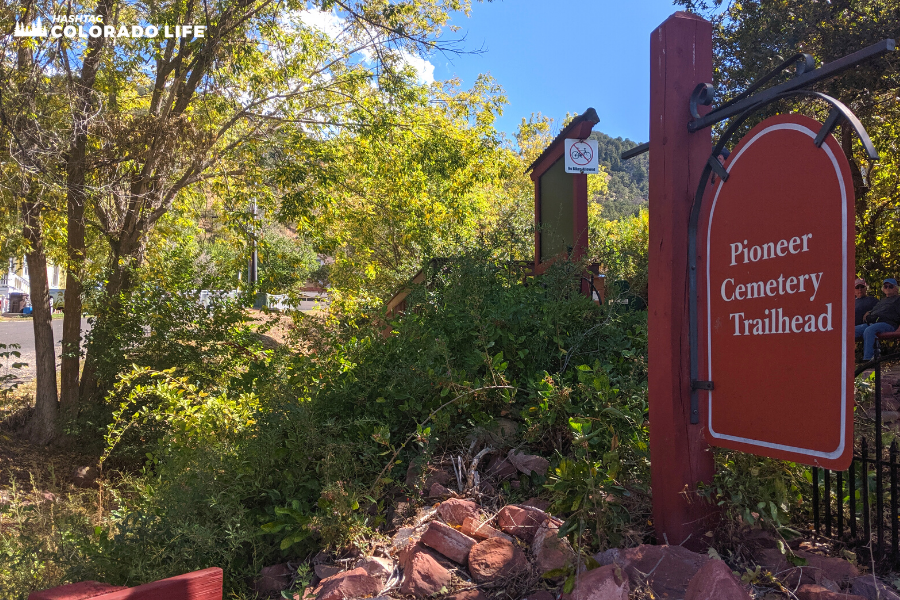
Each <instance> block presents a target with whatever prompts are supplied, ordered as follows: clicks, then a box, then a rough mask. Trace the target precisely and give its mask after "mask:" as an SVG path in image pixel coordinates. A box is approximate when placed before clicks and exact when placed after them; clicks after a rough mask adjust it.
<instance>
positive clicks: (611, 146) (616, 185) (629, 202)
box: [591, 131, 650, 220]
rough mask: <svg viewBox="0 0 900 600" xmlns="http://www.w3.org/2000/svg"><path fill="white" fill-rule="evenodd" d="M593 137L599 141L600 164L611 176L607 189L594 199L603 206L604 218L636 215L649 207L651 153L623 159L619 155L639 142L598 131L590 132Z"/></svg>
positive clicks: (612, 218) (593, 199)
mask: <svg viewBox="0 0 900 600" xmlns="http://www.w3.org/2000/svg"><path fill="white" fill-rule="evenodd" d="M591 139H595V140H597V145H598V150H599V154H600V157H599V160H600V164H601V165H603V166H604V167H606V169H607V171H608V172H609V175H610V179H609V190H608V192H607V193H606V194H605V195H604V196H599V197H596V198H592V199H591V200H592V201H593V202H599V203H600V204H601V205H602V206H603V213H602V214H603V217H604V218H605V219H609V220H615V219H619V218H621V217H624V216H628V215H633V214H636V213H637V212H638V211H639V210H640V209H641V208H644V207H646V206H647V193H648V180H647V172H648V170H649V163H650V159H649V155H648V154H646V153H644V154H642V155H640V156H638V157H635V158H632V159H631V160H625V161H623V160H622V159H621V158H619V156H621V154H622V152H624V151H625V150H629V149H631V148H634V147H635V146H637V145H638V142H633V141H631V140H629V139H627V138H626V139H622V138H620V137H618V138H613V137H610V136H608V135H606V134H605V133H602V132H599V131H595V132H593V133H591Z"/></svg>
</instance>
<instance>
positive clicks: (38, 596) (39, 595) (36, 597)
mask: <svg viewBox="0 0 900 600" xmlns="http://www.w3.org/2000/svg"><path fill="white" fill-rule="evenodd" d="M127 589H128V588H127V587H123V586H119V585H109V584H108V583H100V582H99V581H81V582H79V583H70V584H67V585H61V586H59V587H55V588H51V589H49V590H42V591H40V592H31V593H30V594H29V595H28V600H87V599H88V598H93V597H94V596H100V595H102V594H109V593H111V592H117V591H119V590H127Z"/></svg>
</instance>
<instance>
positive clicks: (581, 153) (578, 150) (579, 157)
mask: <svg viewBox="0 0 900 600" xmlns="http://www.w3.org/2000/svg"><path fill="white" fill-rule="evenodd" d="M569 156H570V157H572V162H573V163H575V164H576V165H582V166H584V165H587V164H588V163H589V162H591V159H592V158H594V152H593V151H592V150H591V147H590V146H588V145H587V144H585V143H584V142H577V143H575V144H572V147H571V148H569Z"/></svg>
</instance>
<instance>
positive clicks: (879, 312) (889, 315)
mask: <svg viewBox="0 0 900 600" xmlns="http://www.w3.org/2000/svg"><path fill="white" fill-rule="evenodd" d="M881 290H882V291H883V292H884V298H882V299H881V300H879V302H878V304H876V305H875V308H873V309H872V310H870V311H869V312H867V313H866V314H865V315H864V316H863V321H864V322H863V324H862V325H857V326H856V330H855V332H856V339H860V338H862V341H863V360H865V361H869V360H872V358H873V357H874V356H875V336H876V335H878V334H879V333H883V332H886V331H896V330H897V327H898V326H900V296H898V294H897V292H898V290H897V280H896V279H892V278H891V279H885V280H884V284H883V285H882V286H881Z"/></svg>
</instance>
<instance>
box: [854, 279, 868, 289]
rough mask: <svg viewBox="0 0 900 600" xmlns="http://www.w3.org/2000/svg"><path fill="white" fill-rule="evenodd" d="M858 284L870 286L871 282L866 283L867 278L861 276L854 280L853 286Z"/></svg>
mask: <svg viewBox="0 0 900 600" xmlns="http://www.w3.org/2000/svg"><path fill="white" fill-rule="evenodd" d="M858 285H864V286H866V287H869V284H867V283H866V280H865V279H862V278H859V279H857V280H856V281H854V282H853V287H856V286H858Z"/></svg>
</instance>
